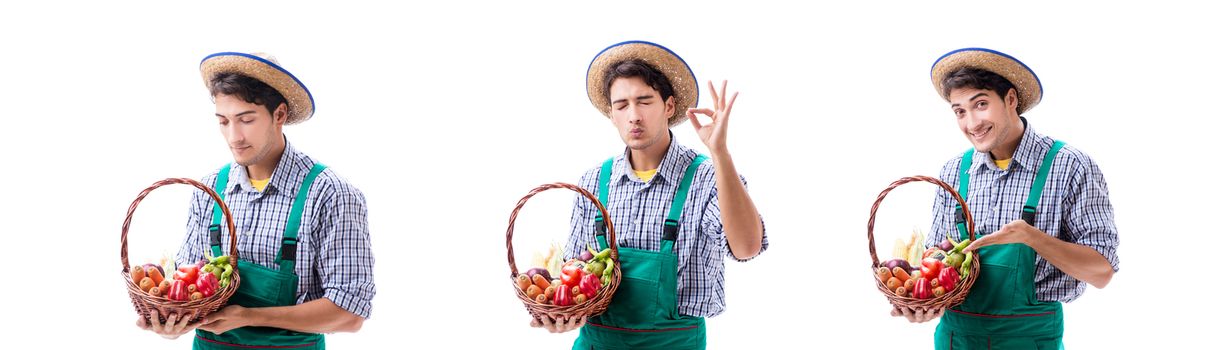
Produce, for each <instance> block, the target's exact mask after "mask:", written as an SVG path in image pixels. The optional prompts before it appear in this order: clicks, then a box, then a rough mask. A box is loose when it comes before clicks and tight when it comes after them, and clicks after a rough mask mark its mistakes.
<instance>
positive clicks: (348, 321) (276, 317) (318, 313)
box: [247, 298, 364, 333]
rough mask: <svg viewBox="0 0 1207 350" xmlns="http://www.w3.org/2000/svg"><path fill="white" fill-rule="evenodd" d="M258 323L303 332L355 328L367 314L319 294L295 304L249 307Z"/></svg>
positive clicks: (345, 330)
mask: <svg viewBox="0 0 1207 350" xmlns="http://www.w3.org/2000/svg"><path fill="white" fill-rule="evenodd" d="M247 310H248V312H251V313H252V315H251V317H250V318H251V320H252V324H253V325H255V326H263V327H273V328H281V329H288V330H291V331H295V332H302V333H336V332H356V331H358V330H360V326H361V323H363V322H364V318H363V317H360V315H357V314H354V313H351V312H349V311H348V310H344V309H343V308H341V307H339V306H338V305H335V303H334V302H332V301H331V300H330V299H327V298H319V299H315V300H311V301H308V302H305V303H301V304H298V305H292V306H275V307H260V308H248V309H247Z"/></svg>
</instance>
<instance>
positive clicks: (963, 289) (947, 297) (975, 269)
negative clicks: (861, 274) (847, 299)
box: [868, 176, 981, 311]
mask: <svg viewBox="0 0 1207 350" xmlns="http://www.w3.org/2000/svg"><path fill="white" fill-rule="evenodd" d="M910 182H929V183H932V184H935V185H938V186H939V187H942V188H943V190H946V191H947V192H948V193H951V195H952V197H955V199H956V201H958V202H959V203H960V207H961V208H963V209H964V218H965V220H967V222H968V232H969V236H971V239H973V240H976V233H975V232H976V229H975V227H973V224H972V212H971V211H969V210H968V204H966V203H964V199H963V198H960V195H959V193H957V192H956V190H955V189H952V187H951V185H948V184H947V183H945V182H943V181H942V180H939V179H936V178H933V177H929V176H910V177H903V178H901V179H899V180H897V181H894V182H893V183H892V184H890V185H889V187H888V188H886V189H884V191H882V192H880V196H879V197H876V202H875V203H873V204H872V213H871V218H869V219H868V250H869V251H870V252H871V254H872V271H873V273H872V280H873V281H875V283H876V286H877V287H878V288H880V292H881V293H884V296H885V297H887V298H888V301H889V303H891V304H893V306H897V307H903V308H908V309H911V310H915V311H918V310H931V309H935V308H943V309H946V308H950V307H953V306H956V305H959V304H960V303H962V302H964V298H965V297H967V296H968V291H969V290H970V289H972V284H973V283H975V282H976V279H977V275H979V274H980V272H981V261H980V256H979V255H977V253H976V252H972V253H971V254H968V256H967V257H966V259H972V265H971V267H970V269H969V272H968V276H965V277H963V278H960V281H959V282H958V283H956V287H955V288H954V289H953V290H951V291H948V292H946V293H944V294H943V295H942V296H939V297H934V298H929V299H917V298H910V297H902V296H897V294H896V293H893V291H891V290H889V289H888V287H886V286H885V285H884V283H880V280H879V279H877V278H876V274H875V270H876V268H877V267H879V266H880V259H879V258H878V257H877V256H876V238H875V236H873V235H872V231H873V228H874V227H875V225H876V210H878V209H879V208H880V202H881V201H883V200H884V197H885V196H887V195H888V193H889V191H892V190H893V189H894V188H897V186H901V185H904V184H907V183H910Z"/></svg>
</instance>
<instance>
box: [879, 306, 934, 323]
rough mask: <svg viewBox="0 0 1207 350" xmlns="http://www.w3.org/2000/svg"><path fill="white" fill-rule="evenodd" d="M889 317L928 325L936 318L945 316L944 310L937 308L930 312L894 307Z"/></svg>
mask: <svg viewBox="0 0 1207 350" xmlns="http://www.w3.org/2000/svg"><path fill="white" fill-rule="evenodd" d="M889 315H892V316H894V317H905V319H907V320H909V321H910V322H913V323H926V322H930V321H931V320H933V319H935V318H938V317H941V316H943V309H942V308H937V309H930V310H913V309H907V308H901V307H896V306H894V307H893V311H892V312H889Z"/></svg>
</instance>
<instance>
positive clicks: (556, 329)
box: [530, 315, 587, 333]
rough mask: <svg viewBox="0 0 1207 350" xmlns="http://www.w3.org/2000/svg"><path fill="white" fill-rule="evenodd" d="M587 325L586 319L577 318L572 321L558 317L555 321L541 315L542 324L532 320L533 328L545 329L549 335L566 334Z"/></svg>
mask: <svg viewBox="0 0 1207 350" xmlns="http://www.w3.org/2000/svg"><path fill="white" fill-rule="evenodd" d="M586 323H587V318H586V317H576V318H571V319H565V318H561V317H557V320H556V321H554V320H550V319H549V316H545V315H541V321H540V322H537V320H532V322H531V323H530V325H531V326H532V328H544V329H546V330H549V333H565V332H569V331H572V330H575V329H578V328H579V327H582V326H583V325H584V324H586Z"/></svg>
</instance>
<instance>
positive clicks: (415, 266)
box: [0, 1, 1207, 349]
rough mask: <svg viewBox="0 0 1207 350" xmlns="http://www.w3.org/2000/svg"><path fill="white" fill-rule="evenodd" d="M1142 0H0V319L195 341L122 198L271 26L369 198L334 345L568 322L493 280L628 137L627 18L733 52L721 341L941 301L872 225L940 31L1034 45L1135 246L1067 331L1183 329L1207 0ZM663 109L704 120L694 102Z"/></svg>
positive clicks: (1077, 336) (816, 331) (944, 146)
mask: <svg viewBox="0 0 1207 350" xmlns="http://www.w3.org/2000/svg"><path fill="white" fill-rule="evenodd" d="M1145 3H1146V5H1143V6H1103V5H1097V4H1094V5H1086V6H1080V5H1056V6H1053V5H1051V4H1049V3H1042V4H1031V3H1021V2H1005V1H999V2H994V3H993V4H986V5H971V4H966V3H964V2H925V3H922V2H905V3H901V2H885V3H874V2H868V3H863V2H859V3H855V2H851V3H847V4H844V5H840V6H838V7H817V6H816V5H777V6H770V5H755V4H749V3H742V4H737V3H736V2H735V3H710V4H706V3H698V2H690V3H684V4H667V5H650V4H645V3H642V2H638V3H623V2H615V3H613V2H606V3H605V2H592V3H589V4H581V5H578V4H575V5H570V4H566V3H564V2H556V1H554V2H543V1H537V2H485V3H463V2H456V3H449V2H446V3H443V4H441V5H430V6H429V5H405V6H404V5H397V6H395V7H376V6H364V5H357V4H347V3H344V2H341V4H340V5H338V6H337V5H334V3H331V2H328V3H324V4H322V6H317V5H313V4H294V3H292V2H288V3H287V2H282V3H273V4H258V3H257V4H243V3H238V4H234V3H208V2H207V3H205V4H196V5H191V6H189V5H175V4H171V5H168V4H164V3H161V2H143V3H139V4H136V5H123V6H116V5H111V4H110V3H108V2H87V3H80V4H68V3H49V4H41V5H38V7H37V8H28V7H25V6H24V5H22V6H18V7H13V5H11V4H9V5H4V8H3V9H0V29H2V32H3V33H4V34H3V35H2V36H0V50H2V51H0V67H3V72H4V73H3V75H0V99H2V100H0V106H2V109H0V111H3V116H2V118H3V119H2V121H0V160H3V164H4V169H5V171H3V173H2V174H0V176H3V179H2V180H0V183H2V184H4V190H3V191H2V192H0V193H2V194H0V196H2V199H3V200H0V215H2V216H0V218H2V222H3V223H4V224H3V229H2V232H3V234H4V236H5V238H6V241H5V243H4V244H3V246H4V247H5V248H6V249H5V250H6V253H7V254H8V258H7V259H5V260H6V262H7V266H9V271H10V272H11V273H10V274H9V275H8V276H9V277H8V278H6V279H5V280H4V282H0V283H2V285H0V286H2V287H0V300H3V310H4V311H3V314H4V315H5V317H3V318H2V319H0V325H3V327H0V333H2V334H3V336H4V337H5V338H9V340H10V341H11V339H12V338H13V337H14V336H15V338H16V340H17V342H18V343H17V344H23V345H24V346H34V345H38V346H46V345H49V346H52V347H55V348H60V347H65V346H67V345H79V346H85V345H91V344H96V343H98V342H100V343H113V344H121V345H127V346H128V347H130V348H144V349H150V348H187V347H188V342H189V340H185V339H180V340H176V341H174V342H169V341H165V340H161V339H159V338H158V337H156V336H155V335H153V334H150V333H146V332H143V331H141V330H138V329H136V328H135V327H134V325H133V323H134V320H135V317H136V316H135V313H134V312H133V311H132V307H131V305H130V303H129V301H128V297H127V296H126V292H125V288H124V286H123V283H124V282H122V281H121V279H120V278H119V272H120V263H119V260H118V250H119V248H120V242H119V236H120V227H121V223H122V220H123V219H124V217H125V216H124V215H125V210H126V208H127V206H128V205H129V203H130V201H131V200H132V199H133V198H134V196H135V195H136V194H137V193H138V192H139V191H141V190H142V189H143V188H145V187H146V186H147V185H149V184H150V183H152V182H154V181H156V180H159V179H162V178H166V177H192V178H200V177H202V176H204V175H205V174H208V173H209V172H211V171H213V170H214V169H215V168H217V167H218V166H219V165H220V164H221V163H223V162H226V161H229V159H230V155H229V153H228V151H227V149H226V148H225V147H223V141H222V138H221V136H220V134H219V133H218V130H217V129H216V128H215V127H214V119H213V117H211V115H212V114H211V113H212V111H213V109H212V108H213V107H212V103H211V102H210V100H209V98H208V94H207V93H206V91H205V89H204V87H203V85H202V83H201V80H200V77H199V73H198V71H197V64H198V62H199V61H200V59H201V58H202V57H204V56H205V55H207V54H210V53H213V52H218V51H244V52H251V51H267V52H270V53H273V54H275V55H276V56H277V57H278V58H279V59H280V61H281V63H282V64H283V65H284V66H285V67H286V68H288V69H290V70H292V71H293V73H294V74H296V75H297V76H298V77H300V78H301V79H302V80H303V81H304V82H305V83H306V84H307V85H308V86H309V87H310V90H311V92H312V93H313V94H314V95H315V96H316V99H317V101H316V102H317V110H316V111H317V113H316V115H315V116H314V118H313V119H312V120H311V121H309V122H306V123H304V124H301V125H297V126H291V127H287V129H286V133H287V135H289V137H290V140H291V141H292V142H294V144H295V146H296V147H297V148H298V149H300V150H302V151H304V152H306V153H308V154H310V155H311V156H313V157H315V158H316V159H319V160H321V161H323V162H325V163H327V164H328V165H330V166H331V167H332V168H333V169H334V170H335V171H337V172H338V173H340V174H341V175H343V176H344V177H346V178H347V179H349V180H350V181H351V182H352V183H353V184H354V185H356V186H358V187H359V188H361V189H362V190H363V191H364V192H365V193H366V197H367V198H368V202H369V205H370V208H371V209H370V214H369V215H370V217H369V221H370V228H371V232H372V239H373V241H372V242H373V249H374V252H375V255H376V257H377V265H376V274H377V275H376V280H377V287H378V294H377V297H376V298H375V299H374V310H373V316H372V318H370V319H369V320H368V321H367V322H366V323H365V325H364V328H363V329H361V331H360V332H359V333H356V334H337V335H332V336H329V337H328V343H329V344H330V345H331V346H332V347H333V348H357V347H369V348H384V347H389V348H431V347H448V348H454V347H455V348H466V347H469V346H475V347H476V346H495V347H501V348H507V349H521V348H523V349H548V348H566V347H569V345H570V343H571V342H572V341H573V339H574V337H575V335H574V334H563V335H549V334H547V333H545V332H544V331H543V330H536V329H531V328H528V325H527V319H528V316H527V314H526V313H525V311H524V309H523V307H522V306H521V304H520V302H519V301H517V300H515V297H514V295H513V294H512V291H511V286H510V284H509V282H508V275H509V273H510V270H509V269H508V266H507V265H506V255H505V253H506V251H505V249H504V233H505V228H506V225H507V218H508V215H509V214H510V212H511V210H512V208H513V207H514V203H515V201H516V200H518V199H519V198H520V197H521V196H523V195H524V194H525V193H526V192H527V191H528V190H529V189H531V188H532V187H535V186H536V185H539V184H541V183H547V182H555V181H566V182H575V181H577V180H578V178H579V176H580V175H581V174H582V172H583V171H585V170H586V169H588V168H590V167H592V166H594V165H595V164H597V163H598V162H599V161H601V160H602V159H604V158H606V157H608V156H611V155H614V154H616V153H619V152H620V151H621V150H622V148H623V145H622V144H621V143H620V142H619V141H618V139H617V136H616V134H615V130H614V129H611V127H610V125H609V124H608V123H607V122H606V120H605V119H604V118H603V117H602V116H600V115H599V114H598V113H597V112H596V110H595V109H594V108H593V107H592V106H591V105H590V103H589V102H588V100H587V98H586V96H585V94H584V81H583V77H584V75H585V70H586V67H587V64H588V63H589V60H590V59H591V58H592V57H593V56H594V55H595V54H596V53H597V52H598V51H599V50H600V49H602V48H604V47H606V46H608V45H610V44H612V43H615V42H619V41H622V40H632V39H642V40H650V41H654V42H658V43H661V44H663V45H666V46H668V47H669V48H671V49H672V50H675V51H676V52H677V53H678V54H680V55H681V56H683V57H684V58H685V59H686V60H687V61H688V63H689V64H690V65H691V67H692V68H693V69H694V70H695V73H696V76H697V77H698V78H699V79H700V81H701V83H704V82H705V81H707V80H708V79H714V80H719V79H726V78H727V79H729V80H730V82H731V86H730V87H731V90H738V91H741V93H742V94H741V97H740V98H739V100H738V102H737V105H736V109H735V112H734V115H733V119H732V123H731V130H730V142H729V144H730V147H731V152H732V154H733V156H734V158H735V162H736V164H737V167H738V169H739V171H740V172H741V173H742V174H743V175H745V176H746V177H747V179H748V180H749V182H750V192H751V195H752V196H753V198H754V200H755V203H756V204H757V205H758V207H759V209H760V212H761V213H762V214H763V216H764V218H765V220H766V227H767V232H768V237H769V239H770V241H771V247H770V249H769V250H768V251H767V252H766V253H765V254H764V255H763V256H761V257H759V258H758V259H755V260H754V261H752V262H749V263H746V264H737V263H733V262H730V263H728V264H727V267H728V270H727V276H728V280H727V288H726V290H727V293H728V300H727V301H728V306H729V310H728V311H726V312H725V313H724V314H722V315H721V316H719V317H716V318H713V319H710V320H709V324H708V329H709V334H708V335H709V344H710V345H712V348H718V349H731V348H739V347H746V346H750V347H753V348H816V347H821V346H823V345H825V346H840V347H844V348H872V347H899V348H910V349H917V348H927V347H929V346H930V345H929V344H930V342H931V336H932V332H933V329H934V325H935V324H934V323H930V324H925V325H913V324H908V323H907V322H906V321H905V320H903V319H899V318H891V317H889V316H888V310H889V307H888V303H887V302H886V301H885V299H884V298H883V297H882V296H881V295H879V292H878V291H877V290H876V289H875V288H874V285H873V283H872V282H871V281H872V280H871V279H870V278H868V275H867V268H866V267H867V266H868V264H869V257H868V255H867V240H866V229H865V227H866V222H867V219H868V208H869V207H870V205H871V204H872V202H873V200H874V199H875V196H876V194H877V193H878V192H879V191H880V190H882V189H884V187H885V186H886V185H887V184H888V183H889V182H891V181H893V180H894V179H896V178H898V177H901V176H906V175H914V174H928V175H934V174H936V173H937V172H938V170H939V167H940V166H941V164H942V163H943V162H944V161H945V160H947V159H949V158H950V157H954V156H956V155H957V154H958V153H959V152H961V151H962V150H964V149H966V148H967V147H968V146H969V145H968V143H967V141H966V140H965V139H964V138H963V137H962V136H961V135H960V134H959V132H958V131H957V129H956V125H955V123H954V122H953V117H952V116H951V114H950V110H949V108H948V107H946V106H945V103H944V102H943V100H941V99H940V98H939V97H938V96H937V95H936V94H935V92H934V90H933V89H932V87H931V85H930V80H929V76H928V72H929V70H928V69H929V68H930V65H931V63H933V61H934V59H936V58H937V57H938V56H939V55H941V54H943V53H945V52H948V51H950V50H953V49H956V48H962V47H968V46H979V47H988V48H993V49H997V50H1000V51H1003V52H1006V53H1009V54H1011V55H1013V56H1015V57H1018V58H1020V59H1022V60H1023V61H1024V62H1026V63H1028V64H1029V65H1030V66H1031V68H1032V69H1034V70H1035V71H1036V72H1037V73H1038V75H1039V77H1040V78H1041V80H1042V82H1043V83H1044V88H1045V89H1044V91H1045V96H1044V99H1043V102H1042V103H1041V104H1040V105H1039V106H1038V107H1037V108H1035V109H1034V110H1032V111H1031V112H1030V113H1027V116H1028V117H1029V119H1030V120H1031V121H1032V122H1033V125H1034V126H1035V127H1036V128H1037V129H1038V130H1039V131H1040V132H1041V133H1045V134H1047V135H1051V136H1054V137H1057V138H1060V139H1063V140H1065V141H1067V142H1069V143H1070V144H1071V145H1072V146H1074V147H1077V148H1079V149H1081V150H1083V151H1085V152H1087V153H1088V154H1090V155H1091V156H1092V157H1093V158H1094V159H1095V160H1096V161H1097V162H1098V164H1099V165H1100V166H1101V168H1102V170H1103V172H1104V173H1105V175H1106V179H1107V181H1108V183H1109V186H1110V190H1111V199H1112V202H1113V204H1114V205H1115V212H1116V222H1117V225H1118V228H1119V231H1120V233H1121V239H1122V245H1121V247H1120V248H1119V254H1120V256H1121V260H1122V270H1121V271H1120V272H1119V273H1118V274H1117V275H1116V276H1115V278H1114V279H1113V280H1112V282H1111V284H1110V285H1109V286H1108V287H1107V288H1106V289H1103V290H1097V289H1092V288H1091V290H1089V291H1088V292H1087V293H1086V294H1085V295H1084V296H1083V297H1082V298H1081V299H1079V300H1077V301H1076V302H1074V303H1071V304H1068V305H1066V307H1065V311H1066V319H1065V321H1066V330H1065V334H1066V336H1065V343H1066V345H1067V346H1068V347H1069V348H1074V349H1085V348H1134V347H1139V346H1141V344H1148V343H1149V342H1153V343H1159V344H1165V345H1175V344H1182V345H1183V346H1186V345H1188V344H1191V343H1190V341H1191V338H1192V336H1191V334H1193V333H1192V332H1194V331H1197V329H1192V326H1191V324H1193V323H1198V321H1191V320H1197V316H1198V315H1201V314H1202V313H1203V312H1204V311H1207V309H1205V308H1204V306H1203V305H1204V303H1203V302H1202V288H1203V286H1204V284H1203V282H1202V279H1201V277H1200V276H1199V275H1200V274H1199V273H1198V272H1199V271H1201V269H1200V268H1199V265H1197V264H1195V263H1196V262H1198V261H1199V259H1198V258H1199V256H1200V255H1201V254H1202V253H1201V252H1202V247H1204V244H1207V241H1205V240H1204V238H1203V228H1202V226H1201V224H1199V223H1198V222H1197V220H1198V219H1199V218H1201V217H1202V212H1203V209H1204V207H1203V205H1202V202H1201V200H1200V198H1202V197H1203V196H1204V195H1205V194H1207V193H1204V192H1205V191H1204V190H1203V189H1202V176H1201V175H1199V174H1201V173H1199V172H1196V171H1194V170H1192V169H1202V165H1201V162H1202V160H1201V154H1200V153H1199V150H1198V149H1197V148H1192V147H1199V146H1201V143H1202V142H1201V140H1202V139H1203V136H1202V135H1201V132H1202V129H1203V127H1204V126H1205V125H1204V122H1203V119H1204V114H1203V109H1202V107H1201V106H1202V101H1203V92H1204V88H1203V85H1204V81H1205V79H1207V74H1205V72H1204V69H1203V68H1202V64H1203V62H1205V61H1207V60H1205V59H1207V57H1205V55H1204V53H1203V44H1202V37H1201V36H1202V33H1204V32H1205V29H1207V28H1204V27H1205V26H1204V25H1203V24H1201V23H1202V21H1201V18H1197V16H1196V15H1195V14H1196V13H1198V14H1201V11H1194V10H1192V9H1190V8H1176V7H1167V6H1163V5H1150V4H1151V3H1153V2H1145ZM785 6H788V7H785ZM835 6H837V5H835ZM705 91H706V90H705ZM701 101H702V104H705V105H707V104H708V103H709V102H710V100H709V98H708V97H707V95H706V94H705V95H702V96H701ZM674 131H675V132H676V135H678V137H679V139H680V140H681V141H682V142H684V143H686V144H687V145H690V146H692V147H695V148H697V149H701V150H703V149H704V148H703V147H702V146H701V144H700V140H699V138H698V137H697V136H696V135H695V133H694V132H693V131H692V130H691V129H690V124H684V126H681V127H679V128H676V129H674ZM1196 135H1197V136H1196ZM1193 140H1200V141H1197V142H1196V141H1193ZM563 192H564V193H554V192H550V193H547V194H542V195H540V196H538V197H537V200H535V201H533V202H532V205H531V206H529V207H526V208H525V211H524V212H523V216H521V220H520V222H519V229H518V230H517V232H516V234H517V237H516V241H515V242H516V244H517V261H518V262H519V263H520V265H521V266H520V267H519V268H520V269H521V270H525V269H527V267H528V266H527V265H528V261H529V260H530V257H531V254H532V252H533V251H535V250H537V249H538V248H539V247H540V246H542V245H543V244H547V243H548V242H549V241H552V240H557V241H559V242H564V240H565V234H566V231H567V228H568V216H569V206H570V201H571V200H572V198H573V196H572V194H570V193H569V192H565V191H563ZM188 193H189V190H188V188H186V187H184V186H174V187H167V188H164V189H161V190H159V191H156V192H155V193H153V194H152V196H151V197H149V198H148V200H147V201H145V202H144V203H143V206H142V207H140V209H139V211H138V213H137V215H136V216H135V219H136V220H135V224H134V228H133V229H132V230H131V233H130V240H131V247H130V248H131V256H132V258H133V260H135V262H136V263H138V262H142V261H144V260H148V259H151V258H157V257H158V256H159V254H161V253H162V252H165V251H166V252H174V251H175V247H176V246H177V244H178V243H179V240H180V237H181V234H182V232H183V226H184V225H183V223H184V220H185V217H186V216H185V215H186V213H185V212H186V209H187V197H188ZM932 194H933V187H930V186H929V185H924V184H913V185H912V186H906V187H903V188H901V189H900V190H898V191H894V193H893V195H892V196H890V197H889V200H887V201H886V202H885V203H884V205H883V206H882V210H881V214H880V216H879V217H878V218H879V219H880V220H879V225H878V228H880V230H878V239H879V240H880V241H879V243H881V244H880V245H881V248H880V249H881V250H882V251H883V252H885V253H887V252H888V249H889V248H891V245H890V244H891V242H892V240H893V239H895V238H897V237H902V236H904V235H906V234H907V233H908V232H909V230H911V229H913V228H914V227H919V228H921V229H925V228H926V225H929V210H930V199H931V196H932ZM13 253H16V255H15V256H13V255H12V254H13ZM1175 317H1183V318H1190V319H1189V320H1186V321H1185V322H1176V321H1173V319H1174V318H1175ZM8 344H10V345H12V344H14V343H11V342H10V343H8Z"/></svg>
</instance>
